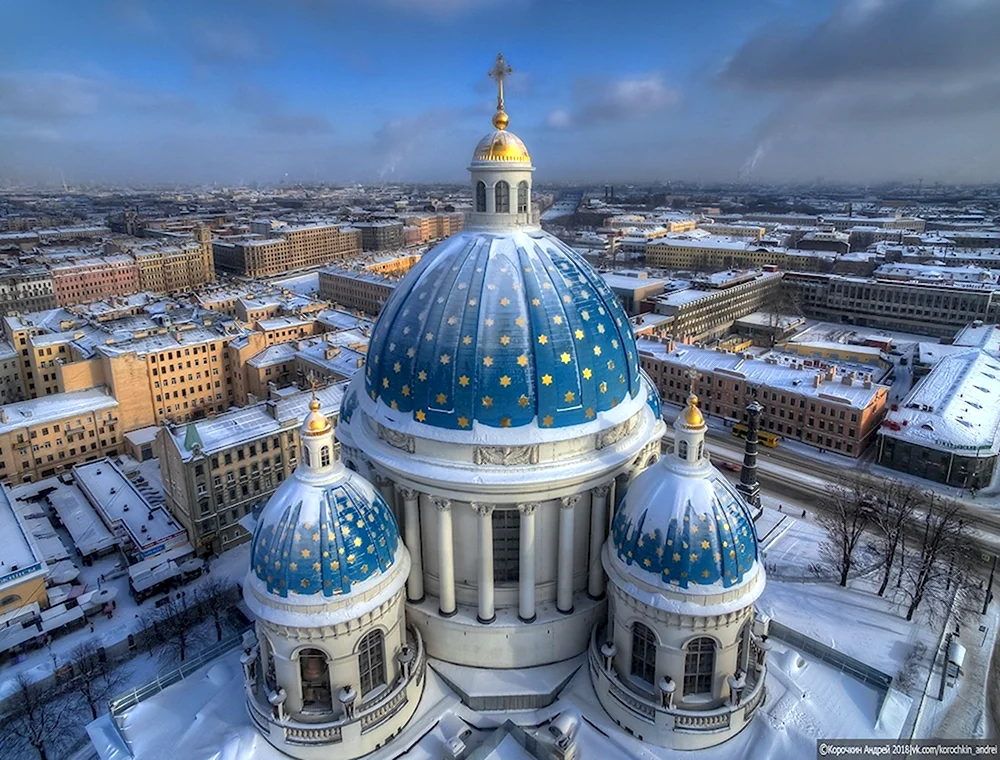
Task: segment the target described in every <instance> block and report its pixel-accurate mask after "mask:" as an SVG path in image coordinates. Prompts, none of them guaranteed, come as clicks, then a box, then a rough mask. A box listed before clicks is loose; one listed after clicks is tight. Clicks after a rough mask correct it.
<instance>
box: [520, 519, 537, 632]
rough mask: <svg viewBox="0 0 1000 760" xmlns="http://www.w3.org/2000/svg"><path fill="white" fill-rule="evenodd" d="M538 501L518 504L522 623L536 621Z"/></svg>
mask: <svg viewBox="0 0 1000 760" xmlns="http://www.w3.org/2000/svg"><path fill="white" fill-rule="evenodd" d="M537 508H538V503H537V502H531V503H530V504H518V505H517V509H518V511H519V512H520V513H521V540H520V542H519V543H520V545H519V547H518V574H517V592H518V599H517V601H518V609H517V616H518V617H519V618H520V619H521V622H522V623H533V622H535V510H536V509H537Z"/></svg>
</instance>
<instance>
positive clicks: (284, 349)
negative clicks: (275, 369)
mask: <svg viewBox="0 0 1000 760" xmlns="http://www.w3.org/2000/svg"><path fill="white" fill-rule="evenodd" d="M294 358H295V344H294V343H279V344H277V345H276V346H268V347H267V348H265V349H264V350H263V351H260V352H258V353H256V354H254V355H253V356H252V357H251V358H250V359H249V360H247V364H248V365H250V366H251V367H254V368H257V369H260V368H261V367H271V366H273V365H275V364H281V363H282V362H287V361H291V360H292V359H294Z"/></svg>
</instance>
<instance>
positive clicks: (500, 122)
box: [487, 53, 514, 130]
mask: <svg viewBox="0 0 1000 760" xmlns="http://www.w3.org/2000/svg"><path fill="white" fill-rule="evenodd" d="M513 73H514V69H512V68H511V67H510V64H508V63H507V61H506V59H504V57H503V53H497V60H496V63H494V64H493V68H492V69H490V70H489V71H488V72H487V74H488V75H489V77H490V78H491V79H493V80H495V81H496V83H497V112H496V113H495V114H493V126H494V127H496V128H497V129H500V130H504V129H506V128H507V125H508V124H509V123H510V117H508V116H507V113H506V112H505V111H504V105H503V81H504V79H506V78H507V77H508V76H510V75H511V74H513Z"/></svg>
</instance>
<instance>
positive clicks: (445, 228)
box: [362, 213, 465, 243]
mask: <svg viewBox="0 0 1000 760" xmlns="http://www.w3.org/2000/svg"><path fill="white" fill-rule="evenodd" d="M464 223H465V215H464V214H459V213H451V214H411V215H408V216H405V217H403V224H404V225H406V227H409V228H415V229H416V230H417V234H416V237H415V239H414V241H413V242H415V243H430V242H433V241H435V240H443V239H444V238H446V237H449V236H451V235H454V234H455V233H456V232H461V231H462V225H463V224H464ZM362 234H364V233H363V232H362Z"/></svg>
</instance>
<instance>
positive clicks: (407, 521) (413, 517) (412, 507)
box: [399, 488, 424, 602]
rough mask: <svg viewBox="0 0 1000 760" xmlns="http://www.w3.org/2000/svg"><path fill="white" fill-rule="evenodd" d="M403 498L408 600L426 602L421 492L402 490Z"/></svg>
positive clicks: (400, 491) (409, 489)
mask: <svg viewBox="0 0 1000 760" xmlns="http://www.w3.org/2000/svg"><path fill="white" fill-rule="evenodd" d="M399 495H400V496H402V497H403V530H404V538H403V541H404V543H405V544H406V549H407V551H408V552H410V577H409V578H407V579H406V598H407V600H408V601H411V602H422V601H423V600H424V560H423V553H422V550H423V542H422V541H421V537H420V492H419V491H416V490H414V489H412V488H400V489H399Z"/></svg>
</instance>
